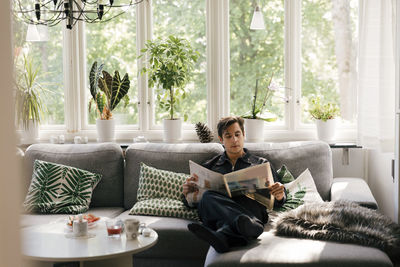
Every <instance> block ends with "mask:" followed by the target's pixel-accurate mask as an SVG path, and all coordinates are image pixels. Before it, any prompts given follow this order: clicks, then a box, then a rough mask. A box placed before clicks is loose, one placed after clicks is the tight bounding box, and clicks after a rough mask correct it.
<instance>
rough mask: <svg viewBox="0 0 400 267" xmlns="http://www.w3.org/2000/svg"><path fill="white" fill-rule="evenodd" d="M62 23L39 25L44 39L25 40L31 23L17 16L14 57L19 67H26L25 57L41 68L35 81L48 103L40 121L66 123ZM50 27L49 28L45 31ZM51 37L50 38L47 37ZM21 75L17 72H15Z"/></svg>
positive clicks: (42, 122) (50, 123)
mask: <svg viewBox="0 0 400 267" xmlns="http://www.w3.org/2000/svg"><path fill="white" fill-rule="evenodd" d="M61 27H62V26H61V24H59V25H57V26H55V27H51V28H48V29H46V28H44V27H40V26H38V27H36V26H35V28H34V30H35V31H36V32H35V33H36V34H39V36H40V38H41V40H42V41H35V42H33V41H26V34H27V29H28V25H27V24H26V23H24V22H21V21H18V20H17V19H16V18H14V21H13V30H14V59H15V66H16V69H17V71H26V70H25V69H24V67H23V66H24V64H23V61H24V57H27V58H29V59H30V60H31V61H32V67H33V69H37V70H38V75H37V78H36V82H37V83H38V84H40V86H41V87H42V88H43V90H41V93H40V95H41V99H42V100H43V104H44V106H45V110H44V114H43V116H41V125H57V124H58V125H59V124H64V87H63V83H62V81H63V55H62V51H63V49H62V41H63V35H62V31H61ZM46 30H48V32H46ZM45 39H48V40H47V41H44V40H45ZM16 74H17V75H18V73H16Z"/></svg>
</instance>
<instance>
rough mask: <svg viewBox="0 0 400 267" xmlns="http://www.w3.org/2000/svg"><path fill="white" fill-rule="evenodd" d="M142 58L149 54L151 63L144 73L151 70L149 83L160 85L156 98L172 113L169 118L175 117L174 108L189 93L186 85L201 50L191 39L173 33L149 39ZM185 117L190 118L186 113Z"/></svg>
mask: <svg viewBox="0 0 400 267" xmlns="http://www.w3.org/2000/svg"><path fill="white" fill-rule="evenodd" d="M141 53H142V54H141V55H140V56H139V58H141V57H143V56H145V55H146V54H147V57H148V66H147V67H143V68H142V69H141V73H142V74H143V73H148V84H149V87H153V86H154V85H157V86H158V88H157V89H162V90H158V94H157V100H158V101H159V103H160V107H161V108H162V109H165V110H166V111H167V112H168V113H169V119H171V120H173V119H176V118H175V117H174V112H175V110H176V109H177V107H178V105H179V102H180V101H181V100H182V99H184V98H185V97H186V91H185V86H186V84H187V83H188V82H189V80H190V78H191V72H192V70H193V67H194V63H195V62H197V59H198V57H199V53H198V52H197V51H194V50H193V48H192V46H191V45H190V43H189V41H187V40H186V39H184V38H177V37H174V36H173V35H170V36H169V37H168V38H167V39H166V40H162V39H161V38H158V39H156V40H149V41H147V43H146V47H145V48H144V49H142V50H141ZM184 120H185V121H186V120H187V115H186V114H185V116H184Z"/></svg>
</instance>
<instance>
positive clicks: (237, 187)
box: [224, 162, 274, 209]
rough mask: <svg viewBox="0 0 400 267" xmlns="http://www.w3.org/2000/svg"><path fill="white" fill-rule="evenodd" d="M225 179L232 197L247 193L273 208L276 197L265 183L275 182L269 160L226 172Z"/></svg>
mask: <svg viewBox="0 0 400 267" xmlns="http://www.w3.org/2000/svg"><path fill="white" fill-rule="evenodd" d="M224 181H225V183H226V184H227V189H228V190H227V191H228V195H229V196H230V197H232V196H235V195H237V194H245V195H246V196H247V197H249V198H251V199H254V200H256V201H258V202H259V203H261V204H263V205H264V206H266V207H267V208H268V209H272V208H273V204H274V197H273V196H272V195H271V194H270V193H269V190H268V189H267V188H266V185H265V183H266V182H267V181H268V183H269V185H272V184H273V183H274V178H273V176H272V172H271V167H270V165H269V162H266V163H264V164H260V165H256V166H253V167H249V168H246V169H242V170H239V171H235V172H231V173H228V174H225V175H224Z"/></svg>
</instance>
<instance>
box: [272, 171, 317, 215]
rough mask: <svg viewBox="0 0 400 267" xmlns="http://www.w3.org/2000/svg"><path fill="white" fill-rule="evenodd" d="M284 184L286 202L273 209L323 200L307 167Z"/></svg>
mask: <svg viewBox="0 0 400 267" xmlns="http://www.w3.org/2000/svg"><path fill="white" fill-rule="evenodd" d="M284 186H285V189H286V202H285V203H284V204H283V205H282V207H279V208H275V209H274V210H276V211H287V210H291V209H295V208H297V207H299V206H300V205H303V204H304V203H310V202H314V203H315V202H317V203H318V202H319V203H322V202H324V201H323V200H322V198H321V196H320V195H319V193H318V190H317V187H316V186H315V183H314V179H313V177H312V176H311V172H310V171H309V170H308V169H306V170H305V171H304V172H302V173H301V174H300V175H299V177H297V178H296V179H295V180H294V181H292V182H290V183H286V184H284Z"/></svg>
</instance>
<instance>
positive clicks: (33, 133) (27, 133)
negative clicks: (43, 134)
mask: <svg viewBox="0 0 400 267" xmlns="http://www.w3.org/2000/svg"><path fill="white" fill-rule="evenodd" d="M38 141H39V124H38V123H34V122H33V121H32V120H29V123H28V128H27V129H24V128H23V127H22V133H21V143H22V144H34V143H36V142H38Z"/></svg>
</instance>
